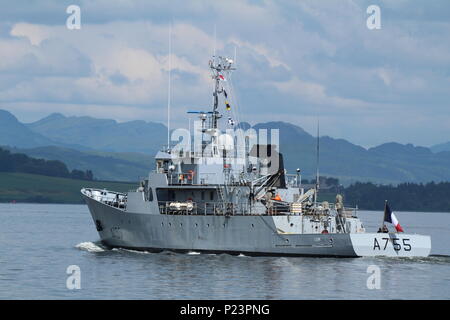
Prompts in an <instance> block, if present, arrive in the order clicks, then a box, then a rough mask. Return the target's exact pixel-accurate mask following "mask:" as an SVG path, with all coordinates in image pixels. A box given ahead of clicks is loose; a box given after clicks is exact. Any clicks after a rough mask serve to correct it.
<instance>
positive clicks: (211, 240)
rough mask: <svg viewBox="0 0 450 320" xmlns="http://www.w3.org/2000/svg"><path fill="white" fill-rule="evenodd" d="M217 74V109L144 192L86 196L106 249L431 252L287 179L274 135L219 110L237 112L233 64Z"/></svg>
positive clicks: (158, 160) (206, 114)
mask: <svg viewBox="0 0 450 320" xmlns="http://www.w3.org/2000/svg"><path fill="white" fill-rule="evenodd" d="M209 68H210V71H211V77H212V80H213V102H212V109H211V111H191V112H189V113H190V114H195V115H197V116H198V118H199V121H197V122H196V123H197V125H195V126H194V130H193V131H194V137H193V138H192V137H191V130H189V131H188V134H187V138H186V137H185V139H183V140H184V141H183V143H180V142H179V141H177V143H174V145H173V146H172V147H171V146H169V145H168V146H166V147H165V148H163V150H161V151H160V152H158V153H157V154H156V156H155V164H156V168H155V169H154V170H152V171H151V172H150V173H149V175H148V177H146V178H145V179H142V180H141V181H140V184H139V187H138V188H137V189H136V190H133V191H129V192H128V193H126V194H124V193H118V192H113V191H107V190H99V189H92V188H84V189H82V190H81V192H82V194H83V196H84V198H85V200H86V202H87V204H88V206H89V209H90V212H91V214H92V217H93V220H94V223H95V226H96V228H97V231H98V233H99V235H100V238H101V240H102V242H103V243H104V244H105V245H107V246H109V247H123V248H131V249H136V250H147V251H163V250H173V251H181V252H187V251H201V252H227V253H231V254H240V253H243V254H248V255H299V256H302V255H303V256H340V257H355V256H377V255H382V256H427V255H428V254H429V252H430V249H431V241H430V238H429V237H428V236H421V235H411V234H403V233H368V232H366V230H365V228H364V227H363V224H362V222H361V220H360V219H359V218H358V217H357V210H356V208H347V207H345V206H344V204H343V198H342V196H341V195H336V199H335V202H334V203H329V202H326V201H324V202H318V201H317V192H318V183H317V184H316V186H315V187H313V188H310V189H308V190H305V189H304V188H303V187H302V184H301V176H300V170H299V169H298V170H297V172H296V173H295V174H292V175H289V174H287V171H286V170H285V168H284V162H283V155H282V154H281V153H280V150H279V144H278V141H277V139H276V138H277V133H276V132H275V133H271V135H270V142H268V140H269V137H268V136H267V134H266V132H263V133H261V132H255V131H254V130H253V129H249V130H244V129H243V128H241V127H240V126H239V122H238V121H236V119H235V118H234V117H232V116H231V115H230V116H228V117H224V116H223V114H222V113H221V112H220V104H221V103H220V102H223V105H224V106H225V111H230V109H231V106H230V103H229V98H230V97H229V96H230V94H231V92H230V89H229V88H226V85H224V83H225V82H226V80H227V78H228V77H229V76H230V73H231V72H232V71H233V70H234V69H235V68H234V65H233V60H231V59H229V58H226V57H221V56H214V57H213V58H212V60H210V62H209ZM227 89H228V90H227ZM224 120H226V121H224ZM224 122H225V123H226V127H227V128H226V129H227V130H225V131H222V130H221V128H220V124H221V123H224Z"/></svg>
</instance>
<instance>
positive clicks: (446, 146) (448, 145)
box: [430, 141, 450, 153]
mask: <svg viewBox="0 0 450 320" xmlns="http://www.w3.org/2000/svg"><path fill="white" fill-rule="evenodd" d="M430 149H431V151H433V152H435V153H437V152H445V151H450V141H449V142H445V143H440V144H436V145H434V146H432V147H431V148H430Z"/></svg>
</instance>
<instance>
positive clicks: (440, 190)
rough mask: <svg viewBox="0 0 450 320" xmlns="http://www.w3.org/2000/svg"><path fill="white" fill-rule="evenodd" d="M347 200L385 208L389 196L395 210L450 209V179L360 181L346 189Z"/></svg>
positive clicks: (352, 203)
mask: <svg viewBox="0 0 450 320" xmlns="http://www.w3.org/2000/svg"><path fill="white" fill-rule="evenodd" d="M344 198H345V203H346V204H347V205H349V206H355V205H358V207H359V208H360V209H365V210H383V208H384V202H385V200H388V201H389V204H390V207H391V208H392V209H393V210H402V211H435V212H436V211H441V212H450V182H439V183H435V182H429V183H426V184H423V183H401V184H399V185H396V186H393V185H376V184H373V183H371V182H365V183H363V182H357V183H354V184H352V185H350V186H349V187H347V188H345V190H344Z"/></svg>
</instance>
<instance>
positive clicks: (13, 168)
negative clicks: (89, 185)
mask: <svg viewBox="0 0 450 320" xmlns="http://www.w3.org/2000/svg"><path fill="white" fill-rule="evenodd" d="M0 172H22V173H32V174H40V175H44V176H50V177H61V178H70V179H79V180H94V175H93V173H92V171H91V170H86V171H82V170H76V169H74V170H72V171H70V170H69V169H68V168H67V166H66V164H65V163H63V162H61V161H58V160H44V159H35V158H31V157H29V156H27V155H25V154H22V153H11V152H10V151H9V150H5V149H2V148H0Z"/></svg>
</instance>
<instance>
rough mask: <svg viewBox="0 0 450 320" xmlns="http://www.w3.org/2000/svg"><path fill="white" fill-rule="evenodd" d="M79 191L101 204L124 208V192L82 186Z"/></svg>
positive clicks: (125, 203) (125, 200)
mask: <svg viewBox="0 0 450 320" xmlns="http://www.w3.org/2000/svg"><path fill="white" fill-rule="evenodd" d="M81 191H82V192H83V193H84V194H85V195H86V196H88V197H90V198H92V199H94V200H96V201H98V202H101V203H103V204H106V205H109V206H111V207H115V208H119V209H125V208H126V205H127V195H126V194H125V193H122V192H116V191H110V190H106V189H96V188H83V189H82V190H81Z"/></svg>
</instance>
